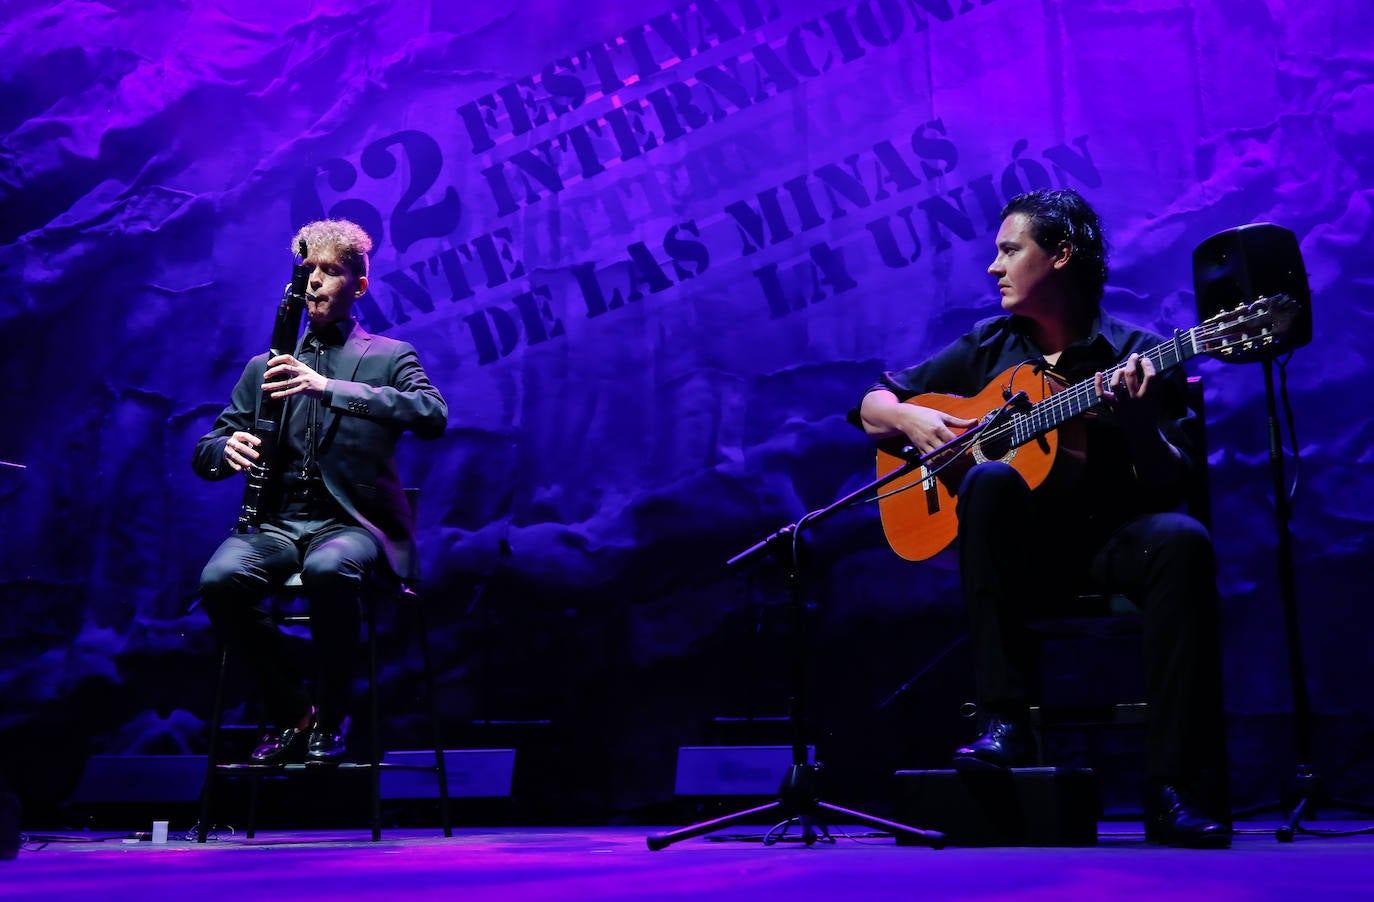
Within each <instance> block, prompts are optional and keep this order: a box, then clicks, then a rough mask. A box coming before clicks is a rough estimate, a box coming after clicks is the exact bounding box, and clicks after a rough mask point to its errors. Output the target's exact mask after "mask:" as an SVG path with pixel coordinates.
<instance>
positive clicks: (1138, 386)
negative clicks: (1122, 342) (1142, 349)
mask: <svg viewBox="0 0 1374 902" xmlns="http://www.w3.org/2000/svg"><path fill="white" fill-rule="evenodd" d="M1158 376H1159V374H1158V373H1157V372H1156V371H1155V365H1154V362H1153V361H1151V360H1150V358H1148V357H1142V356H1141V355H1140V354H1132V355H1131V356H1130V357H1127V358H1126V359H1125V360H1124V361H1123V362H1122V363H1121V365H1120V366H1118V367H1117V368H1116V369H1114V370H1112V371H1111V372H1110V373H1105V374H1104V373H1097V374H1095V375H1094V376H1093V387H1094V388H1095V389H1096V390H1097V396H1098V397H1099V398H1101V399H1102V400H1103V401H1104V402H1106V404H1107V409H1108V410H1110V411H1111V412H1112V414H1113V416H1114V418H1115V419H1116V420H1117V422H1119V423H1120V424H1121V426H1122V427H1123V428H1125V429H1127V430H1129V431H1131V432H1147V431H1148V432H1154V431H1156V429H1157V428H1158V423H1159V415H1160V412H1161V411H1162V409H1163V403H1162V402H1163V395H1162V394H1161V392H1160V391H1159V390H1158V389H1159V378H1158Z"/></svg>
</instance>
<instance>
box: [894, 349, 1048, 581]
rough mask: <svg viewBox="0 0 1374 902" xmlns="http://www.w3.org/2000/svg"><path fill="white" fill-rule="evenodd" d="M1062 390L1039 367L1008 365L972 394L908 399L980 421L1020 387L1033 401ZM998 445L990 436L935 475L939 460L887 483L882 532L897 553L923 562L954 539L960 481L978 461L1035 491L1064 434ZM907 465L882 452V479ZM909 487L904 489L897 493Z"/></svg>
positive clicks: (1046, 473) (1037, 401)
mask: <svg viewBox="0 0 1374 902" xmlns="http://www.w3.org/2000/svg"><path fill="white" fill-rule="evenodd" d="M1061 388H1062V386H1060V384H1059V383H1057V382H1055V381H1054V380H1052V379H1050V378H1048V377H1046V376H1045V375H1044V374H1040V373H1036V372H1035V368H1034V367H1031V366H1024V365H1023V366H1014V367H1011V368H1009V369H1007V370H1006V371H1004V372H1003V373H1002V374H1001V375H999V376H998V377H997V378H995V379H993V380H992V381H991V382H989V383H988V385H987V387H986V388H984V389H983V390H982V391H981V392H979V393H978V394H977V395H974V396H973V397H971V398H961V397H959V396H957V395H942V394H926V395H917V396H915V397H913V398H909V399H907V401H906V403H908V404H915V405H917V406H920V407H930V408H933V409H935V410H939V411H943V412H944V413H948V414H951V415H953V416H956V417H962V418H964V419H970V420H980V421H981V420H984V419H985V418H988V417H991V416H992V415H993V414H995V413H996V412H997V411H999V410H1000V409H1001V408H1002V406H1003V404H1004V403H1005V402H1006V398H1007V397H1008V396H1010V395H1012V394H1015V393H1016V392H1018V391H1024V392H1025V393H1026V395H1027V396H1028V398H1029V400H1030V403H1032V404H1036V403H1039V402H1040V401H1043V400H1044V399H1045V398H1047V397H1049V396H1050V395H1051V394H1054V393H1055V392H1057V391H1059V390H1060V389H1061ZM991 431H992V430H989V432H991ZM957 433H958V431H957V430H956V434H957ZM994 443H995V440H993V439H991V438H989V439H988V440H986V442H984V441H978V442H974V443H973V445H972V446H971V447H970V448H969V449H967V450H966V451H964V452H963V453H962V454H960V455H959V459H956V460H953V461H952V462H950V463H949V465H948V466H945V467H944V468H943V469H941V470H940V471H939V472H938V473H937V475H935V476H934V477H933V478H931V477H930V476H928V473H929V471H930V470H931V469H932V468H934V467H938V466H939V465H940V462H939V461H933V462H932V463H931V464H929V465H927V466H923V467H917V468H915V469H913V470H912V471H911V473H909V474H907V475H905V476H901V477H898V478H897V479H895V480H893V481H892V482H889V483H888V484H887V485H885V486H884V487H883V492H882V494H883V496H884V497H883V498H882V500H880V501H879V502H878V510H879V512H880V514H881V517H882V522H883V532H884V533H885V534H886V535H887V541H888V544H889V545H891V546H892V550H893V551H895V552H897V554H898V555H900V556H902V557H904V558H906V559H907V560H909V561H924V560H927V559H928V558H932V557H934V556H935V555H937V554H939V553H940V552H941V551H943V550H944V549H946V548H948V547H949V546H950V544H951V543H953V541H954V538H955V536H956V535H957V533H958V525H959V524H958V519H957V515H956V508H957V505H958V496H957V493H958V491H959V484H960V482H962V481H963V478H964V476H965V474H967V473H968V471H969V469H970V468H972V467H973V466H974V465H975V464H979V463H982V462H984V461H986V460H1000V461H1002V462H1003V463H1006V464H1007V465H1009V466H1011V467H1012V468H1013V469H1015V470H1016V471H1017V472H1018V473H1020V474H1021V477H1022V478H1023V479H1025V480H1026V484H1027V485H1029V486H1030V487H1031V488H1032V489H1034V488H1036V487H1037V486H1039V485H1040V484H1041V483H1043V482H1044V481H1045V480H1046V479H1047V478H1048V477H1049V475H1050V471H1051V470H1052V469H1053V467H1054V464H1055V458H1056V456H1057V455H1058V452H1059V448H1060V436H1059V430H1057V429H1056V430H1052V431H1050V432H1047V433H1045V434H1044V435H1041V436H1039V437H1037V438H1035V439H1034V440H1032V441H1029V442H1027V443H1025V444H1023V445H1021V446H1020V447H1011V448H1010V449H1008V448H1006V447H993V445H994ZM906 463H907V461H906V460H905V459H904V458H902V457H898V456H897V455H895V454H889V453H887V452H884V451H882V450H879V451H878V475H879V476H880V477H881V476H885V475H887V474H888V473H891V472H892V471H894V470H896V469H897V468H899V467H901V466H903V465H904V464H906ZM906 486H915V487H913V488H905V487H906ZM904 488H905V491H898V490H899V489H904Z"/></svg>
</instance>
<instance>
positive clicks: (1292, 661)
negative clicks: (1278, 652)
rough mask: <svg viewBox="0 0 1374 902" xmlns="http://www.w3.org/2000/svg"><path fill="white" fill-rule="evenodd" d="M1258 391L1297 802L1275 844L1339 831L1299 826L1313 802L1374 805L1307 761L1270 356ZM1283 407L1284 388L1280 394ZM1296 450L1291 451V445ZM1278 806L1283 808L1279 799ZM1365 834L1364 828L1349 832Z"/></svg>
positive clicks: (1306, 702) (1303, 673) (1303, 686)
mask: <svg viewBox="0 0 1374 902" xmlns="http://www.w3.org/2000/svg"><path fill="white" fill-rule="evenodd" d="M1264 395H1265V403H1266V409H1267V420H1268V428H1269V469H1270V473H1271V475H1272V477H1273V481H1274V526H1275V528H1276V529H1277V532H1278V538H1277V544H1278V548H1277V552H1278V553H1277V555H1276V556H1277V558H1278V575H1279V598H1280V599H1281V601H1282V604H1283V619H1284V625H1285V627H1286V628H1287V639H1288V676H1289V679H1290V680H1291V682H1292V688H1293V734H1294V735H1293V745H1294V751H1295V752H1296V753H1297V758H1298V761H1297V768H1296V771H1297V772H1296V774H1295V775H1294V777H1293V783H1292V788H1293V792H1294V794H1295V795H1296V796H1297V801H1296V802H1294V804H1293V807H1292V808H1291V809H1289V810H1288V812H1287V814H1286V815H1285V817H1284V821H1283V823H1282V824H1281V825H1280V826H1279V828H1278V830H1277V831H1276V832H1275V838H1276V839H1277V840H1278V841H1279V842H1292V841H1293V834H1294V833H1295V832H1303V833H1308V834H1312V835H1316V836H1342V835H1347V834H1346V833H1345V831H1330V832H1328V831H1316V830H1309V829H1307V828H1305V827H1303V826H1302V824H1301V823H1300V821H1301V820H1302V817H1303V814H1305V813H1308V812H1313V813H1314V816H1315V811H1316V809H1317V807H1318V804H1319V803H1322V804H1328V805H1334V806H1335V807H1338V808H1342V809H1345V810H1347V811H1356V812H1360V813H1364V814H1371V813H1374V807H1371V806H1369V805H1365V804H1362V803H1360V802H1356V801H1352V800H1349V799H1337V798H1332V797H1331V796H1330V795H1328V794H1327V792H1326V791H1325V790H1324V789H1323V787H1322V781H1321V777H1320V776H1318V774H1317V769H1316V767H1315V766H1314V765H1313V764H1312V699H1311V696H1310V695H1309V693H1308V690H1307V668H1306V667H1305V666H1304V664H1303V655H1302V635H1301V631H1300V623H1299V619H1298V592H1297V582H1296V579H1295V578H1294V573H1293V534H1292V530H1291V528H1290V526H1289V521H1290V520H1291V519H1292V517H1293V509H1292V505H1291V504H1290V503H1289V498H1288V489H1287V488H1286V486H1285V482H1286V480H1285V479H1284V473H1283V438H1282V436H1281V435H1280V432H1279V416H1278V409H1277V405H1276V403H1275V399H1274V360H1273V358H1272V357H1265V358H1264ZM1284 398H1285V401H1284V403H1285V406H1286V405H1287V392H1286V391H1285V394H1284ZM1295 450H1296V449H1295ZM1279 807H1280V809H1282V808H1285V807H1287V806H1286V805H1284V804H1283V803H1282V802H1281V803H1280V805H1279ZM1353 832H1356V833H1367V832H1369V831H1367V830H1358V831H1353Z"/></svg>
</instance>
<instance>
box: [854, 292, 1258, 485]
mask: <svg viewBox="0 0 1374 902" xmlns="http://www.w3.org/2000/svg"><path fill="white" fill-rule="evenodd" d="M1268 315H1269V314H1268V311H1260V312H1259V313H1256V314H1255V315H1254V316H1253V317H1247V316H1246V315H1244V314H1242V315H1241V316H1240V317H1238V318H1237V319H1236V320H1233V321H1232V322H1230V323H1229V324H1221V323H1213V322H1210V321H1208V322H1204V323H1201V324H1199V325H1198V326H1195V327H1194V328H1192V329H1190V330H1189V331H1188V333H1187V334H1188V337H1189V338H1190V339H1191V344H1192V345H1193V347H1194V349H1195V353H1197V352H1206V351H1208V350H1209V349H1214V348H1211V347H1210V345H1209V342H1210V341H1211V340H1213V339H1215V338H1225V336H1226V335H1228V334H1233V333H1234V332H1236V330H1237V327H1238V326H1242V325H1244V324H1246V322H1247V321H1248V320H1250V319H1264V318H1266V317H1268ZM1174 347H1175V344H1174V342H1165V343H1163V344H1160V345H1157V346H1155V347H1154V348H1151V349H1150V350H1149V351H1147V352H1146V353H1145V354H1144V355H1142V356H1145V357H1148V358H1150V360H1151V361H1153V362H1155V363H1156V365H1158V366H1160V367H1161V368H1162V370H1163V371H1168V370H1170V369H1173V368H1174V367H1175V366H1177V365H1179V364H1180V363H1182V362H1183V358H1181V359H1179V360H1176V361H1174V362H1173V363H1171V364H1169V365H1168V366H1164V357H1165V352H1166V351H1168V350H1171V349H1173V348H1174ZM1125 369H1126V368H1125V367H1117V368H1116V369H1113V370H1109V371H1104V372H1103V374H1102V375H1103V378H1104V380H1107V381H1110V379H1111V377H1112V376H1114V375H1116V373H1117V372H1122V371H1125ZM1096 394H1097V390H1096V388H1095V386H1094V382H1093V381H1092V380H1086V379H1085V380H1083V381H1082V382H1078V383H1075V384H1074V385H1072V386H1070V387H1068V388H1066V389H1065V390H1064V391H1061V392H1058V393H1057V394H1054V395H1051V396H1049V397H1048V398H1044V399H1042V400H1041V401H1039V402H1037V403H1036V404H1035V406H1034V407H1032V408H1031V411H1030V412H1029V413H1025V414H1016V413H1013V414H1012V417H1011V419H1010V420H1009V421H1008V422H1006V423H1001V424H997V425H996V426H992V424H993V423H995V422H996V419H997V417H998V416H1000V415H1001V414H1002V413H1003V412H1005V411H1006V410H1007V408H1008V407H1009V406H1010V405H1011V403H1012V402H1011V400H1010V399H1008V400H1007V401H1006V402H1004V403H1003V404H1002V405H1001V406H1000V407H999V408H998V409H997V410H996V411H994V412H992V414H991V415H990V416H988V417H987V418H986V420H985V425H988V426H990V427H991V428H989V429H987V431H986V432H984V431H983V428H982V427H981V426H976V427H974V428H973V429H970V430H969V431H967V432H965V433H963V434H961V435H960V436H958V437H957V438H956V439H954V441H952V442H950V443H948V444H947V445H946V446H945V447H944V449H943V450H944V451H945V452H946V453H948V454H949V457H948V459H947V460H945V461H943V462H942V463H941V464H940V465H939V466H937V467H935V468H933V469H927V471H926V473H925V474H924V475H923V476H922V477H921V478H920V479H917V480H915V481H913V482H911V483H910V484H908V485H904V486H902V487H901V488H897V489H893V490H892V491H890V492H881V493H879V494H877V495H874V496H873V497H872V498H867V499H864V500H863V501H862V502H860V503H863V504H872V503H874V502H878V501H883V500H885V499H887V498H891V497H893V496H895V495H900V494H901V493H903V492H906V491H909V490H911V489H914V488H918V487H920V486H922V485H924V484H925V483H926V482H927V481H928V480H931V479H934V478H935V477H936V476H938V475H939V474H940V473H941V472H943V471H944V470H945V468H946V467H948V466H950V465H951V464H953V463H954V462H955V461H957V460H959V459H960V458H961V457H963V456H964V455H965V454H967V453H968V452H969V451H970V450H971V449H972V447H973V446H974V445H975V444H977V443H979V442H982V441H987V440H991V439H1003V438H1006V437H1007V435H1008V434H1011V435H1012V437H1013V439H1016V437H1017V429H1018V428H1019V427H1020V425H1021V424H1023V423H1026V422H1028V421H1033V420H1035V419H1036V415H1037V412H1041V411H1043V412H1044V413H1045V416H1044V417H1043V418H1042V419H1045V420H1048V419H1051V417H1050V414H1055V415H1058V414H1063V413H1065V409H1066V408H1067V409H1068V412H1067V413H1066V414H1065V415H1063V416H1059V417H1058V419H1055V420H1054V422H1053V423H1052V424H1051V425H1050V427H1049V428H1050V429H1053V428H1055V426H1057V425H1058V423H1060V422H1063V421H1064V420H1068V419H1071V418H1072V417H1074V416H1077V415H1078V414H1080V413H1083V412H1084V411H1086V410H1089V409H1091V408H1092V407H1094V406H1096V403H1097V400H1096ZM1089 395H1091V396H1093V398H1094V400H1093V402H1092V403H1090V404H1088V406H1086V407H1084V408H1083V409H1082V410H1074V409H1072V408H1073V406H1074V405H1075V404H1078V403H1081V402H1082V401H1086V400H1088V396H1089ZM1071 402H1072V403H1071ZM1041 431H1042V430H1040V429H1032V430H1031V432H1030V433H1029V434H1028V435H1027V436H1026V437H1025V438H1024V439H1021V440H1020V441H1014V443H1013V445H1012V447H1020V446H1021V445H1023V444H1025V443H1026V442H1028V441H1030V439H1031V438H1033V437H1034V436H1035V435H1037V434H1039V432H1041ZM1043 431H1048V430H1043ZM957 446H962V447H957ZM911 463H916V462H915V461H912V462H911Z"/></svg>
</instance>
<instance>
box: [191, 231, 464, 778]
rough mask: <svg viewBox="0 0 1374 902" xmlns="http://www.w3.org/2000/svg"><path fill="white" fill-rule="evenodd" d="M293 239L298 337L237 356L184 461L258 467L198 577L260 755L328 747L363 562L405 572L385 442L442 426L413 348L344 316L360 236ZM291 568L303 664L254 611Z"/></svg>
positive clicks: (409, 566)
mask: <svg viewBox="0 0 1374 902" xmlns="http://www.w3.org/2000/svg"><path fill="white" fill-rule="evenodd" d="M302 242H304V247H305V254H304V264H303V265H304V267H305V270H306V273H307V275H308V278H307V281H306V283H305V292H306V293H305V302H306V303H305V308H306V316H307V319H308V324H307V327H306V329H305V333H304V335H303V336H302V337H301V339H300V342H299V344H298V345H297V346H296V347H295V348H294V349H293V353H281V354H278V355H276V356H270V355H269V354H260V355H258V356H257V357H254V358H253V359H252V360H250V361H249V362H248V365H247V366H246V367H245V368H244V371H243V375H242V376H241V377H240V378H239V381H238V384H237V385H236V386H235V387H234V391H233V395H232V396H231V398H230V401H229V405H228V406H227V407H225V408H224V411H223V412H222V413H220V415H219V418H218V419H217V420H216V421H215V425H214V428H213V429H212V430H211V431H210V432H209V433H208V434H206V435H205V436H204V437H203V438H201V439H200V441H199V442H198V443H197V444H196V448H195V452H194V455H193V457H192V467H193V469H194V470H195V472H196V473H197V475H199V476H201V477H202V478H204V479H210V480H219V479H227V478H229V477H231V476H233V475H234V474H236V473H243V472H245V471H246V470H247V469H248V468H249V467H251V466H253V465H254V464H255V463H258V462H260V460H263V461H265V460H270V461H271V464H270V467H269V470H268V473H267V474H266V482H265V487H264V489H263V493H262V497H261V499H260V500H259V501H258V508H257V517H256V519H257V523H256V527H255V528H254V529H252V530H249V531H241V532H240V533H237V534H235V535H231V536H230V537H229V538H227V539H225V540H224V542H223V543H222V544H221V545H220V546H219V548H218V549H217V550H216V551H215V553H214V555H213V556H212V557H211V558H210V561H209V563H207V564H206V565H205V569H204V571H203V572H202V573H201V581H200V591H201V600H202V603H203V604H204V606H205V609H206V612H207V613H208V614H209V616H210V620H211V623H212V625H213V626H214V629H215V632H216V635H217V636H218V637H219V638H220V640H221V641H223V642H226V643H229V644H231V645H233V646H234V647H235V648H236V649H239V650H240V651H241V653H244V654H246V655H247V657H248V658H249V659H250V660H251V662H252V664H253V666H254V668H255V670H256V673H257V676H258V679H259V682H260V685H261V687H262V691H263V696H264V703H265V711H266V715H267V718H268V722H269V724H270V725H271V729H270V730H269V732H268V733H267V735H265V736H264V737H263V739H262V741H261V742H260V743H259V744H258V746H257V747H256V748H255V749H254V750H253V752H252V760H253V761H254V762H255V763H260V764H284V763H287V762H288V761H300V760H302V759H304V760H307V761H316V762H329V761H333V760H336V759H337V758H338V757H339V756H341V755H342V754H343V752H344V748H345V736H346V734H347V729H348V719H349V709H350V696H351V692H352V682H353V662H354V653H355V650H356V646H357V640H358V628H359V611H360V598H359V596H360V592H361V589H362V584H363V580H364V578H365V577H366V576H367V574H368V573H369V572H370V571H371V570H372V569H373V568H374V567H387V568H389V569H390V570H391V571H392V572H393V573H394V574H396V575H397V576H399V577H401V578H411V577H413V575H414V569H415V563H416V562H415V547H414V532H415V520H414V514H413V512H412V510H411V507H410V505H409V504H408V502H407V499H406V496H405V492H404V490H403V489H402V486H401V481H400V477H399V475H398V472H397V468H396V462H395V449H396V442H397V440H398V439H399V438H400V436H401V435H402V433H404V432H406V431H410V432H413V433H414V434H415V435H416V436H418V437H420V438H422V439H428V438H435V437H437V436H439V435H440V434H441V433H443V431H444V427H445V426H446V425H447V423H448V406H447V405H446V404H445V402H444V399H443V397H442V396H441V395H440V394H439V391H438V390H437V389H436V388H435V387H434V386H433V385H432V384H431V383H430V381H429V377H428V376H426V375H425V371H424V368H423V367H422V366H421V365H420V360H419V358H418V356H417V355H416V352H415V349H414V348H413V347H411V346H410V345H409V344H407V343H405V342H402V341H396V340H394V339H390V338H385V337H382V336H379V335H369V334H368V333H367V332H366V331H365V330H364V329H363V328H362V326H361V325H359V324H358V322H357V320H356V319H354V318H353V304H354V303H355V302H356V301H357V299H358V298H359V297H361V296H362V295H363V294H364V293H365V292H366V291H367V272H368V254H369V252H370V251H371V250H372V240H371V239H370V238H369V237H368V235H367V233H366V232H364V231H363V230H362V229H361V228H360V227H359V226H357V225H355V224H354V223H351V222H347V221H334V220H331V221H322V222H312V223H310V224H309V225H306V226H305V227H304V228H302V229H301V230H300V231H299V232H298V233H297V234H296V236H295V237H294V238H293V239H292V241H291V247H292V248H298V247H300V246H301V243H302ZM269 357H270V359H269ZM273 402H280V404H281V405H282V411H281V420H280V428H279V429H278V430H277V432H276V434H275V437H274V438H269V439H268V441H271V442H273V445H274V447H272V448H270V449H269V448H266V447H264V444H263V442H264V439H263V438H262V437H260V436H259V435H257V434H255V431H254V429H255V425H256V424H257V423H258V422H259V419H260V416H259V415H260V412H261V407H262V405H263V404H264V403H269V404H270V403H273ZM268 452H270V453H268ZM296 572H299V573H300V574H301V582H302V586H303V588H302V594H303V595H304V596H305V597H306V598H307V599H308V601H309V604H310V616H311V648H312V654H311V658H312V659H313V661H312V662H311V663H312V664H313V666H312V667H310V668H305V667H301V666H299V663H298V662H297V661H296V660H295V659H294V658H293V656H292V654H291V653H290V651H289V648H288V646H287V645H286V643H285V641H284V637H283V636H281V634H280V633H279V632H278V630H277V629H276V627H275V625H274V624H273V622H272V620H271V618H270V617H269V616H268V614H267V612H266V611H265V610H264V609H263V604H264V600H265V598H266V596H267V595H268V593H269V592H270V590H271V589H272V588H274V587H275V586H278V585H280V584H281V583H282V581H283V580H285V579H286V578H287V577H288V576H289V575H291V574H292V573H296ZM307 678H309V682H307ZM308 687H313V692H311V691H310V688H308Z"/></svg>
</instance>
